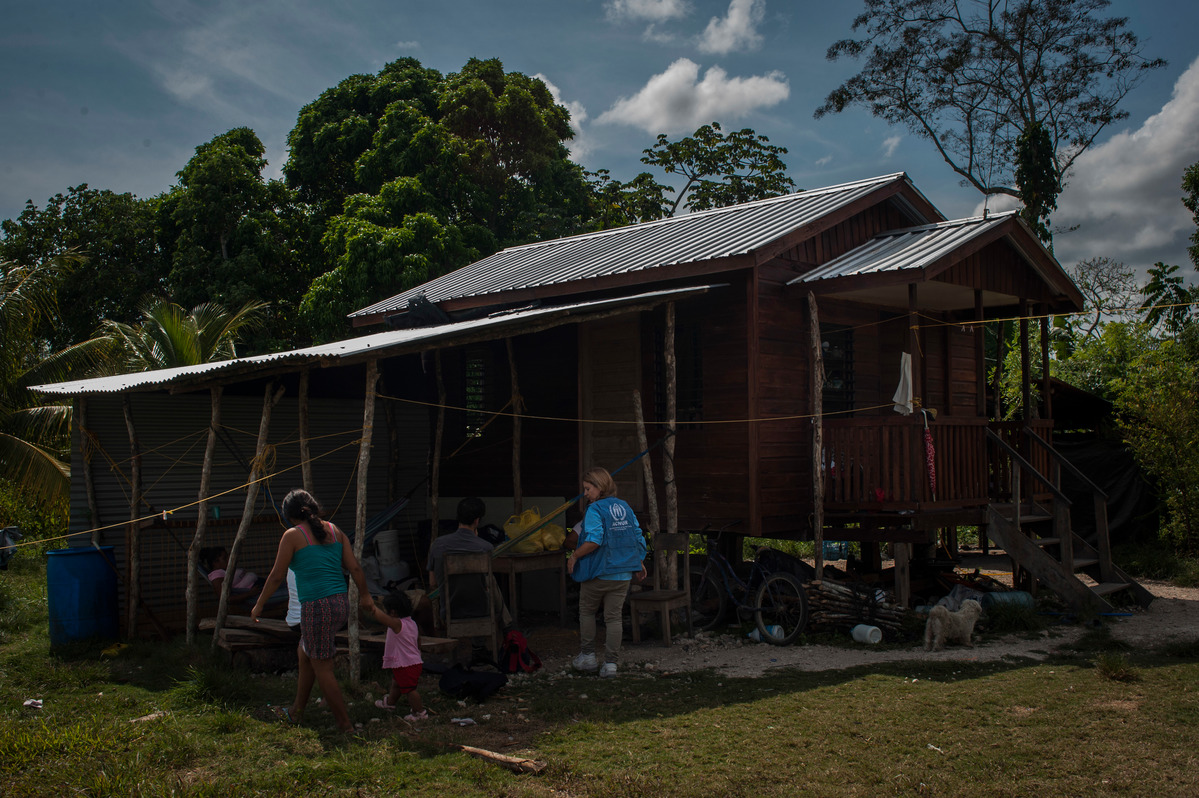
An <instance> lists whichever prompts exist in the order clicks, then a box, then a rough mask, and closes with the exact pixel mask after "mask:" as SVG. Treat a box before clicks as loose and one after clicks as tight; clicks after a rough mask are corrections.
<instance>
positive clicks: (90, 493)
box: [76, 396, 104, 546]
mask: <svg viewBox="0 0 1199 798" xmlns="http://www.w3.org/2000/svg"><path fill="white" fill-rule="evenodd" d="M76 420H77V422H78V424H79V454H80V456H81V457H82V459H83V489H84V492H85V493H87V512H88V515H89V516H91V518H90V519H89V521H88V523H90V524H91V526H92V545H93V546H99V545H100V543H101V540H102V539H101V536H100V532H99V527H102V526H104V522H103V521H101V520H100V505H99V504H97V503H96V482H95V480H94V479H93V478H92V448H93V447H92V431H91V429H90V428H89V424H88V420H87V397H86V396H81V397H79V406H78V411H77V414H76Z"/></svg>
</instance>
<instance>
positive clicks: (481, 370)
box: [462, 346, 495, 438]
mask: <svg viewBox="0 0 1199 798" xmlns="http://www.w3.org/2000/svg"><path fill="white" fill-rule="evenodd" d="M463 367H464V371H465V374H464V375H463V376H464V378H463V381H462V384H463V386H464V389H465V391H466V396H465V398H464V405H465V407H466V428H465V430H464V432H465V435H464V437H465V438H477V437H479V436H480V435H481V434H483V426H484V425H485V424H486V423H487V418H488V413H487V408H488V400H489V398H490V394H491V392H492V391H493V388H494V386H492V385H491V381H492V380H493V379H494V374H495V368H494V363H493V362H492V356H491V350H490V349H489V348H488V347H486V346H472V347H468V348H467V350H466V352H465V357H464V361H463Z"/></svg>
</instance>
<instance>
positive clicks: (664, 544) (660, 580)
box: [629, 532, 695, 645]
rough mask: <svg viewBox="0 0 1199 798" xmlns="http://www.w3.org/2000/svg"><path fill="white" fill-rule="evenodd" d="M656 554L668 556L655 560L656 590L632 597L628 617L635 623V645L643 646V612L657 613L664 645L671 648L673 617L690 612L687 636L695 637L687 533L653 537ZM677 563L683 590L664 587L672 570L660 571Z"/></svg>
mask: <svg viewBox="0 0 1199 798" xmlns="http://www.w3.org/2000/svg"><path fill="white" fill-rule="evenodd" d="M653 547H654V552H655V554H658V553H661V554H663V555H665V556H661V557H659V556H655V557H654V576H653V588H652V589H651V590H641V591H637V592H634V593H629V617H630V619H631V620H632V622H633V642H634V643H640V642H641V615H640V613H642V612H656V613H658V617H659V620H660V621H661V626H662V642H663V643H664V644H665V645H670V637H671V635H670V613H671V611H672V610H676V609H682V610H686V612H687V634H688V635H689V636H693V635H694V634H695V633H694V631H693V630H692V628H691V540H690V536H689V535H688V534H687V533H686V532H675V533H673V534H670V533H667V532H659V533H658V534H656V535H654V544H653ZM670 560H674V562H675V563H676V564H677V566H678V574H679V579H678V581H679V582H681V583H682V585H681V587H680V588H676V587H675V586H674V585H673V584H669V585H668V584H665V580H666V579H667V574H668V573H669V568H663V567H661V566H662V565H663V564H664V563H666V562H669V561H670Z"/></svg>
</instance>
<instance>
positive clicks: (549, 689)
mask: <svg viewBox="0 0 1199 798" xmlns="http://www.w3.org/2000/svg"><path fill="white" fill-rule="evenodd" d="M43 583H44V569H42V570H41V571H40V572H39V569H38V567H37V566H36V564H35V563H30V564H27V565H23V566H21V567H18V568H16V569H15V570H10V571H8V572H3V573H0V600H3V601H4V602H13V601H16V602H18V603H17V605H13V604H9V603H6V604H5V605H4V606H6V607H9V606H21V605H20V602H22V601H26V602H28V606H26V607H24V608H23V609H21V610H20V612H19V618H18V619H17V620H15V621H14V620H11V619H9V618H8V617H7V615H5V616H3V617H5V623H6V626H5V629H6V631H5V638H4V639H3V641H2V642H0V795H3V796H5V798H16V797H18V796H45V795H62V796H68V795H70V796H76V795H90V796H101V795H103V796H159V795H163V796H165V795H174V796H231V795H237V796H243V795H262V796H326V795H330V796H331V795H337V796H343V795H344V796H351V795H352V796H367V797H369V796H390V795H398V794H405V795H437V796H595V797H596V798H610V797H611V796H642V795H655V796H725V795H729V796H776V795H777V796H794V795H828V796H870V797H871V798H874V796H890V795H899V796H907V795H922V796H923V795H930V796H970V797H971V798H977V796H1028V795H1036V796H1038V798H1052V797H1053V796H1078V795H1087V796H1126V795H1134V796H1135V795H1145V796H1191V795H1195V794H1199V772H1196V770H1195V768H1194V767H1193V765H1192V763H1193V757H1194V751H1195V750H1196V748H1197V747H1199V687H1197V686H1199V642H1197V643H1192V644H1180V643H1175V644H1172V645H1171V647H1170V648H1169V649H1167V650H1163V651H1150V650H1135V651H1130V650H1128V649H1127V648H1125V647H1122V646H1120V645H1119V644H1117V643H1116V642H1115V641H1113V639H1112V638H1111V636H1110V635H1109V634H1107V633H1106V631H1105V630H1095V631H1093V632H1089V633H1088V634H1086V635H1085V636H1084V638H1083V640H1082V642H1081V643H1080V645H1079V646H1078V647H1077V648H1076V649H1074V650H1072V651H1069V652H1066V653H1065V654H1064V655H1061V656H1057V657H1055V658H1053V659H1052V660H1049V661H1045V662H1030V661H1028V660H1015V659H1013V660H1010V661H1007V660H1005V661H999V662H990V663H981V662H972V661H970V660H969V659H968V658H969V656H970V653H969V652H968V651H967V650H963V652H962V656H963V659H962V660H960V661H932V660H927V661H926V660H917V661H909V662H902V663H893V664H887V665H881V666H876V667H871V668H856V669H851V670H843V671H827V672H820V673H809V672H801V671H783V672H780V673H777V674H772V675H770V676H768V677H763V678H758V679H740V678H730V677H728V676H724V675H719V674H715V673H708V672H700V673H692V674H676V675H670V676H663V675H648V674H645V673H638V672H637V671H635V670H630V671H629V672H628V673H626V674H625V675H623V676H622V677H621V678H619V679H614V680H599V679H596V678H594V677H576V676H572V675H568V674H565V673H561V672H547V671H542V672H540V673H538V674H536V675H535V676H533V677H531V678H520V679H517V680H514V681H513V683H512V684H511V685H510V686H509V687H508V688H506V689H505V690H504V691H503V692H502V693H501V694H499V695H498V696H496V697H495V698H493V699H492V700H491V701H488V702H487V703H486V704H483V705H481V706H475V705H469V706H466V707H462V706H459V705H458V703H457V702H456V701H454V700H452V699H449V698H447V697H444V696H441V695H439V694H438V693H437V692H436V690H435V688H434V687H433V682H432V681H431V680H426V681H425V682H424V683H423V684H422V693H423V694H424V696H425V700H426V703H427V704H428V706H429V707H430V709H432V710H433V711H434V712H435V713H437V714H436V715H435V717H436V718H437V719H438V720H439V721H441V722H437V723H430V724H424V725H422V726H421V729H420V731H419V732H416V731H413V730H412V729H410V728H409V727H408V726H407V725H406V724H405V723H404V722H403V721H402V720H400V719H399V718H398V717H396V716H395V715H389V716H387V717H381V716H382V713H380V712H379V711H378V710H376V709H375V708H374V706H373V699H374V698H377V697H379V696H380V695H381V694H382V689H383V688H382V686H381V684H382V683H381V681H379V680H380V678H381V674H378V673H370V674H367V679H366V680H364V682H363V683H362V684H361V685H360V686H358V687H350V686H348V684H347V683H346V681H345V680H343V685H344V686H345V687H346V692H347V699H348V700H349V702H350V712H351V716H352V717H353V718H354V720H356V721H359V722H361V723H362V724H363V730H362V732H361V734H360V735H359V736H357V737H353V736H347V735H342V734H339V733H337V732H336V731H335V730H334V728H333V723H332V719H331V717H330V716H329V714H328V713H327V712H324V711H321V710H319V709H317V708H310V711H309V714H308V717H307V718H306V719H305V722H304V723H303V724H302V725H300V726H289V725H285V724H281V723H279V722H277V721H276V720H275V719H274V716H273V714H272V713H271V711H270V707H269V705H270V704H279V703H284V702H286V701H288V700H289V699H290V697H291V695H292V693H293V691H294V674H283V675H261V674H252V673H249V672H248V671H245V670H241V669H238V668H236V667H231V666H229V665H228V663H227V662H226V661H225V660H223V659H221V658H215V657H213V656H211V655H210V654H209V652H208V649H207V647H206V646H204V647H199V648H196V649H189V648H188V647H186V646H185V645H183V644H180V643H148V642H139V643H134V644H132V645H130V646H128V647H126V648H124V649H122V650H121V651H119V652H118V653H116V654H115V655H113V656H105V655H103V648H102V647H100V646H88V645H80V646H76V647H73V648H72V649H71V650H69V651H63V652H58V651H55V652H53V653H52V652H50V651H49V650H48V641H47V637H46V628H45V627H46V619H45V611H44V597H43V594H44V588H43V587H42V586H41V585H42V584H43ZM39 601H40V602H41V603H42V607H41V609H38V602H39ZM1130 676H1131V677H1135V678H1129V677H1130ZM27 698H39V699H41V700H42V701H43V706H42V708H41V709H40V710H39V709H32V708H26V707H24V706H22V703H23V700H24V699H27ZM460 715H469V716H470V717H473V718H475V719H476V721H477V722H478V725H477V726H474V727H465V728H459V727H457V726H452V725H450V724H448V723H446V722H445V721H446V720H448V718H450V717H453V716H460ZM459 744H468V745H473V746H477V747H480V748H486V749H489V750H492V751H497V752H500V753H504V754H509V755H521V756H529V757H533V758H536V759H540V760H542V761H544V762H546V763H547V768H546V770H545V771H544V772H543V773H542V774H541V775H539V776H528V775H516V774H513V773H510V772H508V771H506V770H503V769H501V768H499V767H496V766H494V765H491V764H487V763H485V762H482V761H480V760H477V759H473V758H470V757H468V756H466V755H464V754H462V753H461V752H459V751H458V750H456V748H455V746H456V745H459Z"/></svg>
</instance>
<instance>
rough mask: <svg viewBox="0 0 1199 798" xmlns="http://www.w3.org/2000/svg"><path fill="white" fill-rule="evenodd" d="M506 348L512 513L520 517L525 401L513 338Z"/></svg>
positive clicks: (508, 341) (505, 341)
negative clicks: (510, 414) (509, 383)
mask: <svg viewBox="0 0 1199 798" xmlns="http://www.w3.org/2000/svg"><path fill="white" fill-rule="evenodd" d="M504 348H505V349H506V350H507V351H508V376H509V381H510V382H511V388H512V394H511V396H512V398H511V400H510V404H511V405H512V512H513V513H514V514H516V515H520V514H521V512H522V511H523V510H524V502H523V500H522V499H521V495H522V494H521V491H522V488H521V484H520V433H521V417H522V414H523V413H524V412H525V400H524V397H523V396H521V395H520V383H519V381H518V380H517V373H516V355H515V353H514V351H513V347H512V338H511V336H509V337H508V338H505V339H504Z"/></svg>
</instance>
